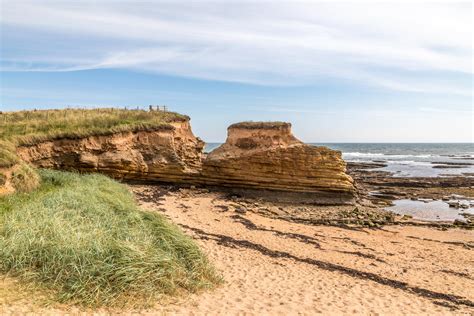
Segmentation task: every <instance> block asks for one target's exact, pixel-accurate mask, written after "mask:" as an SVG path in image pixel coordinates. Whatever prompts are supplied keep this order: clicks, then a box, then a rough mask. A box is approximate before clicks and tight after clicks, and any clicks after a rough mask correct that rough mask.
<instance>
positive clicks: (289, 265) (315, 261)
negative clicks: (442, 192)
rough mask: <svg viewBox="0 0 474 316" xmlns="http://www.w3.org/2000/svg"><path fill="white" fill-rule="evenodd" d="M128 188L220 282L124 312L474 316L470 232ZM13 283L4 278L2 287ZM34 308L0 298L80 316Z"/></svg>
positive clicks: (8, 308)
mask: <svg viewBox="0 0 474 316" xmlns="http://www.w3.org/2000/svg"><path fill="white" fill-rule="evenodd" d="M132 188H133V190H134V191H135V192H136V193H137V197H138V198H139V200H140V203H141V204H142V205H143V206H144V207H145V208H147V209H148V210H150V211H156V212H161V213H163V214H164V215H165V216H167V217H168V218H170V219H171V220H172V221H173V222H175V223H177V224H179V225H180V226H181V227H183V229H184V230H185V231H186V232H187V233H188V234H190V235H191V236H193V238H195V239H196V241H197V242H198V243H199V244H200V245H201V247H202V249H203V250H204V251H205V252H206V253H207V254H208V256H209V259H210V260H211V261H212V262H213V263H214V264H215V266H216V267H217V269H218V270H219V271H220V272H221V273H222V275H223V277H224V279H225V283H224V284H223V285H222V286H220V287H218V288H217V289H215V290H212V291H209V292H205V293H200V294H193V295H190V296H189V297H185V298H182V299H180V300H179V302H178V303H174V304H170V305H167V306H158V305H157V306H156V307H155V308H153V309H151V310H146V311H125V312H124V311H120V312H123V313H124V314H146V315H160V314H169V315H173V314H184V315H223V314H227V315H237V314H238V315H312V314H316V313H323V314H329V315H334V314H337V315H339V314H352V313H359V314H370V315H376V314H381V315H385V314H394V315H399V314H426V315H446V314H464V315H465V314H467V315H474V232H473V231H466V230H448V231H440V230H434V229H428V228H419V227H400V226H393V227H385V228H384V229H377V230H373V229H362V230H350V229H343V228H337V227H330V226H310V225H304V224H297V223H291V222H287V221H283V220H276V219H270V218H267V217H263V216H261V215H259V214H256V213H253V212H251V211H247V212H245V211H244V212H243V211H239V207H238V205H237V204H236V203H235V202H232V201H229V200H227V199H225V198H224V197H223V196H220V195H219V194H216V193H209V192H205V191H200V190H180V191H175V192H168V193H164V194H163V190H161V191H160V190H158V187H147V186H133V187H132ZM1 282H3V284H2V283H1ZM8 282H10V283H8ZM9 284H11V280H8V279H5V280H3V281H1V280H0V289H1V288H2V285H3V286H5V285H7V286H8V285H9ZM1 293H2V292H1V291H0V296H1ZM8 297H11V296H8ZM33 302H34V300H33V298H32V297H27V298H25V297H22V298H19V299H6V300H4V301H1V300H0V311H3V312H5V313H7V314H19V313H20V314H21V313H27V312H36V313H43V314H59V313H65V312H66V313H68V312H69V313H72V314H76V313H78V312H79V310H78V309H77V308H73V309H69V310H66V309H64V308H61V307H58V308H54V309H53V308H52V307H49V308H47V307H39V306H35V304H34V303H33ZM95 312H96V313H97V314H118V313H119V311H117V310H115V311H105V310H99V311H95Z"/></svg>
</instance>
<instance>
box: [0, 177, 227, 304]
mask: <svg viewBox="0 0 474 316" xmlns="http://www.w3.org/2000/svg"><path fill="white" fill-rule="evenodd" d="M39 174H40V176H41V178H42V185H41V187H40V188H39V189H37V190H35V191H33V192H31V193H29V194H22V193H17V194H14V195H11V196H7V197H3V198H0V272H2V273H8V274H10V275H13V276H17V277H20V278H22V279H24V280H26V281H28V282H32V284H39V285H41V286H42V287H45V288H47V289H49V290H52V291H53V293H57V299H58V300H59V301H60V302H68V303H75V304H81V305H86V306H104V305H106V306H114V305H128V304H133V305H136V304H144V303H146V302H150V301H155V300H156V299H159V298H160V297H162V296H163V295H174V294H177V293H180V292H181V291H191V292H194V291H197V290H199V289H203V288H207V287H212V286H213V285H214V284H216V283H218V282H220V278H219V277H218V276H217V275H216V273H215V271H214V269H213V268H212V267H211V266H210V264H209V262H208V261H207V259H206V257H205V256H204V254H203V253H202V252H201V251H200V249H199V248H198V246H197V245H196V244H195V243H194V242H193V240H192V239H190V238H189V237H187V236H186V235H184V234H183V233H182V232H181V231H180V229H179V228H178V227H176V226H174V225H173V224H171V223H169V222H168V221H167V220H166V219H165V218H163V216H161V215H159V214H155V213H149V212H145V211H141V210H140V209H139V208H138V207H137V205H136V204H135V201H134V199H133V196H132V194H131V193H130V192H129V191H128V190H127V188H126V187H125V186H124V185H121V184H119V183H117V182H115V181H113V180H111V179H109V178H107V177H105V176H102V175H79V174H75V173H69V172H60V171H52V170H40V171H39Z"/></svg>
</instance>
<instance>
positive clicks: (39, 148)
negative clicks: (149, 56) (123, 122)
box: [17, 119, 355, 204]
mask: <svg viewBox="0 0 474 316" xmlns="http://www.w3.org/2000/svg"><path fill="white" fill-rule="evenodd" d="M203 147H204V143H203V142H202V141H201V140H200V139H199V138H196V137H195V136H194V135H193V133H192V131H191V127H190V124H189V120H187V119H185V120H180V121H176V122H172V123H170V124H168V125H165V126H162V127H158V128H154V129H147V130H138V131H132V132H119V133H113V134H109V135H96V136H88V137H84V138H79V139H58V140H51V141H46V142H42V143H38V144H35V145H31V146H23V147H19V148H18V149H17V154H18V156H19V157H20V158H21V159H22V160H24V161H26V162H29V163H31V164H33V165H35V166H37V167H41V168H54V169H63V170H79V171H85V172H101V173H105V174H108V175H110V176H112V177H114V178H118V179H125V180H143V181H148V182H152V181H156V182H167V183H179V184H188V185H190V184H200V185H207V186H216V187H220V188H222V187H225V188H229V189H231V190H233V191H236V192H242V193H245V194H249V195H256V196H259V197H268V198H277V199H280V200H291V201H298V202H311V203H319V204H343V203H350V202H352V201H353V199H354V191H355V190H354V186H353V181H352V179H351V178H350V177H349V176H348V175H347V174H346V173H345V167H346V165H345V162H344V161H343V160H342V159H341V153H340V152H338V151H334V150H331V149H329V148H326V147H314V146H309V145H306V144H304V143H302V142H301V141H299V140H298V139H296V138H295V137H294V136H293V135H292V133H291V125H290V124H288V123H239V124H234V125H231V126H230V127H229V129H228V138H227V141H226V143H225V144H223V145H222V146H220V147H219V148H217V149H216V150H214V151H213V152H212V153H210V154H209V155H208V156H207V158H205V159H203V156H202V151H203Z"/></svg>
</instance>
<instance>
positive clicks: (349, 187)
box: [202, 122, 355, 204]
mask: <svg viewBox="0 0 474 316" xmlns="http://www.w3.org/2000/svg"><path fill="white" fill-rule="evenodd" d="M345 171H346V164H345V162H344V161H343V160H342V158H341V153H340V152H339V151H334V150H331V149H329V148H326V147H315V146H310V145H306V144H304V143H303V142H301V141H299V140H298V139H296V138H295V137H294V136H293V134H292V133H291V124H289V123H261V122H255V123H240V124H234V125H231V126H230V127H229V129H228V137H227V140H226V142H225V144H223V145H222V146H220V147H219V148H217V149H215V150H214V151H213V152H211V153H210V154H209V155H208V156H207V158H206V160H205V161H204V163H203V171H202V176H203V178H204V179H205V181H206V183H207V184H208V185H212V184H214V185H219V186H227V187H232V188H242V189H256V190H259V191H262V190H267V191H268V190H269V191H270V192H268V194H267V195H272V196H273V197H276V198H277V199H280V200H288V199H289V200H295V199H297V200H299V201H303V202H311V203H319V204H345V203H353V201H354V195H355V188H354V184H353V180H352V178H351V177H350V176H348V175H347V174H346V172H345ZM247 191H248V190H247ZM275 191H279V192H275Z"/></svg>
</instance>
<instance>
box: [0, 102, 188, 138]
mask: <svg viewBox="0 0 474 316" xmlns="http://www.w3.org/2000/svg"><path fill="white" fill-rule="evenodd" d="M184 119H187V117H186V116H184V115H181V114H178V113H174V112H163V111H144V110H125V109H114V108H109V109H62V110H39V111H18V112H3V113H0V126H1V129H0V140H2V139H3V140H9V141H12V142H13V143H15V144H16V145H29V144H35V143H38V142H41V141H45V140H51V139H58V138H78V137H86V136H90V135H103V134H109V133H113V132H122V131H136V130H142V129H148V128H158V127H166V126H168V124H167V123H169V122H172V121H179V120H184Z"/></svg>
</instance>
